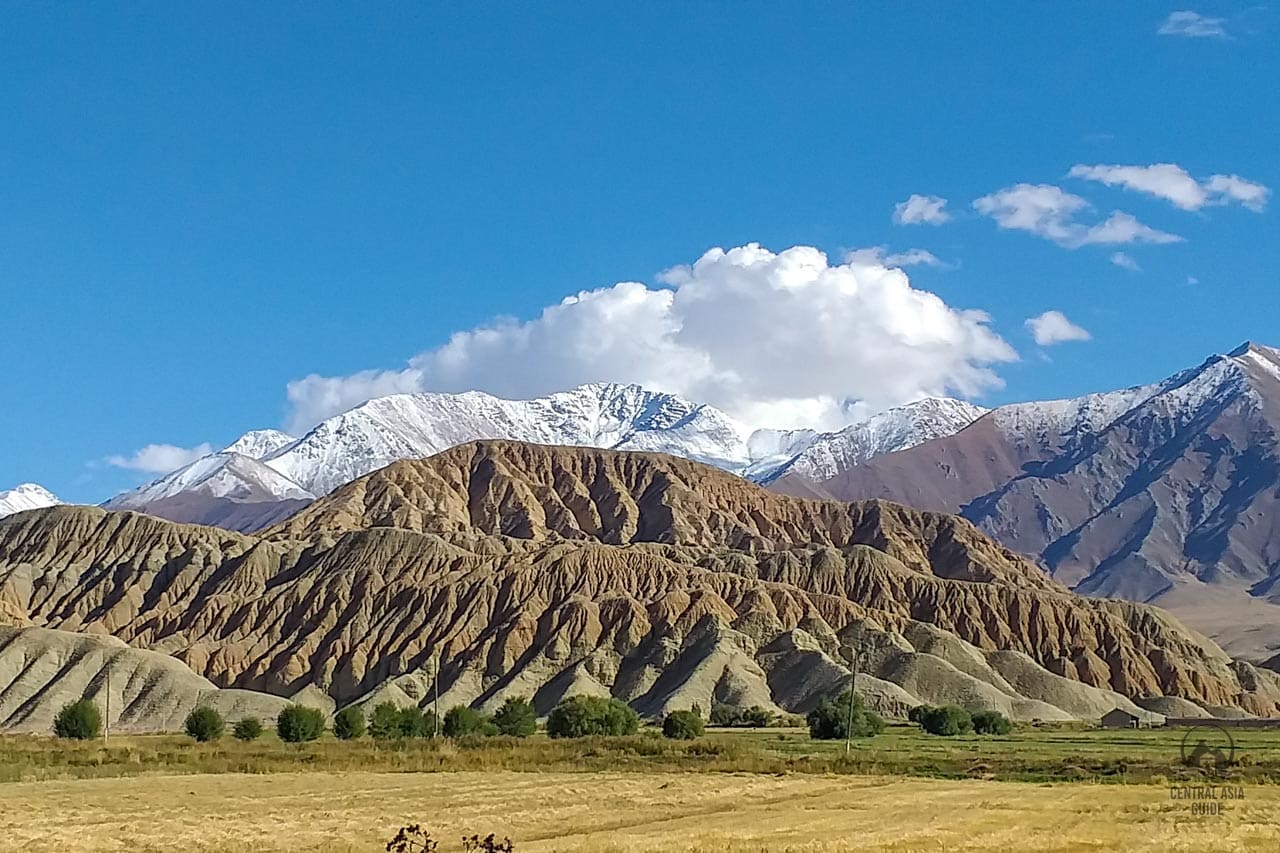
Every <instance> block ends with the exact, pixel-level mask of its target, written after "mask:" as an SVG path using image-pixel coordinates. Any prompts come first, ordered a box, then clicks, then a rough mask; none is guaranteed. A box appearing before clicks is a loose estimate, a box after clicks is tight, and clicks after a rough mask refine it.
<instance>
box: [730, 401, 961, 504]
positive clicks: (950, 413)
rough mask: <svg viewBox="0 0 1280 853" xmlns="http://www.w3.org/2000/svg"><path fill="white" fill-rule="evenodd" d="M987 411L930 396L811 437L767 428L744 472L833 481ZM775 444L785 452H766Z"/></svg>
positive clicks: (764, 477)
mask: <svg viewBox="0 0 1280 853" xmlns="http://www.w3.org/2000/svg"><path fill="white" fill-rule="evenodd" d="M986 412H987V410H986V409H984V408H982V407H980V406H975V405H973V404H972V403H966V402H964V401H963V400H953V399H951V398H948V397H928V398H926V399H924V400H919V401H917V402H914V403H908V404H907V405H905V406H898V407H897V408H893V409H888V410H886V411H884V412H881V413H880V414H878V415H874V416H872V417H871V418H869V419H867V420H865V421H862V422H861V423H856V424H853V425H851V426H848V427H845V428H844V429H842V430H839V431H838V432H828V433H819V434H813V433H810V434H809V435H808V436H806V435H805V431H795V432H777V431H773V430H768V431H763V430H762V431H759V432H758V434H756V435H753V436H752V438H751V446H752V449H753V450H755V451H757V452H759V453H761V458H758V459H755V460H753V462H752V464H751V466H749V467H748V468H747V470H746V472H745V475H746V476H747V477H748V478H750V479H752V480H755V481H757V482H760V483H770V482H772V481H774V480H776V479H778V478H779V477H781V476H782V475H783V474H796V475H799V476H801V477H804V478H806V479H809V480H813V481H821V480H829V479H831V478H832V477H836V476H838V475H839V474H841V473H843V472H844V471H847V470H848V469H850V468H852V467H853V466H855V465H859V464H861V463H863V462H865V461H867V460H868V459H871V458H872V457H875V456H881V455H883V454H886V453H896V452H898V451H900V450H906V449H908V448H911V447H915V446H916V445H917V444H923V443H924V442H926V441H931V440H933V439H935V438H945V437H946V436H949V435H954V434H955V433H957V432H959V431H960V430H962V429H964V428H965V427H967V426H968V425H969V424H971V423H973V422H974V421H976V420H977V419H978V418H980V417H982V416H983V415H984V414H986ZM774 448H777V449H778V450H780V451H782V452H774V453H772V454H770V453H768V452H767V451H769V450H771V449H774Z"/></svg>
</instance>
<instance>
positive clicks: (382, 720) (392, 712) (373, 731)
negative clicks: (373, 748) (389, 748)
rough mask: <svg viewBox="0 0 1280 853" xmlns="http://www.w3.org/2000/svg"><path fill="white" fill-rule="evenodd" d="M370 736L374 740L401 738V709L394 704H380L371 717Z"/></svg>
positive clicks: (375, 707)
mask: <svg viewBox="0 0 1280 853" xmlns="http://www.w3.org/2000/svg"><path fill="white" fill-rule="evenodd" d="M369 734H370V735H371V736H372V737H373V739H374V740H391V739H392V738H397V737H400V709H399V708H397V707H396V703H394V702H379V703H378V704H377V705H375V706H374V708H373V713H371V714H370V715H369Z"/></svg>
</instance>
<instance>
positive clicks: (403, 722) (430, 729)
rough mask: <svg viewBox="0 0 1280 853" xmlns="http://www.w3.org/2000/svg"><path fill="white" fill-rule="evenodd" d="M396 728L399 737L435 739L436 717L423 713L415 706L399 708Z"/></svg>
mask: <svg viewBox="0 0 1280 853" xmlns="http://www.w3.org/2000/svg"><path fill="white" fill-rule="evenodd" d="M397 713H398V714H399V720H398V722H397V726H398V728H399V729H400V737H435V734H436V715H435V714H433V713H432V712H431V711H425V710H423V709H422V708H419V707H418V706H417V705H410V706H408V707H407V708H401V709H400V710H399V711H398V712H397Z"/></svg>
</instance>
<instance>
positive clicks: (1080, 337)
mask: <svg viewBox="0 0 1280 853" xmlns="http://www.w3.org/2000/svg"><path fill="white" fill-rule="evenodd" d="M1026 326H1027V329H1028V330H1030V332H1031V336H1032V337H1034V338H1035V340H1036V343H1037V344H1038V345H1039V346H1042V347H1048V346H1053V345H1054V344H1060V343H1065V342H1066V341H1087V340H1089V339H1091V338H1092V337H1093V336H1092V335H1090V334H1089V333H1088V332H1087V331H1085V330H1084V329H1082V328H1080V327H1079V326H1077V325H1076V324H1075V323H1072V322H1071V321H1070V320H1068V319H1067V315H1066V314H1063V313H1062V312H1061V311H1046V312H1044V313H1043V314H1037V315H1036V316H1035V317H1028V318H1027V321H1026Z"/></svg>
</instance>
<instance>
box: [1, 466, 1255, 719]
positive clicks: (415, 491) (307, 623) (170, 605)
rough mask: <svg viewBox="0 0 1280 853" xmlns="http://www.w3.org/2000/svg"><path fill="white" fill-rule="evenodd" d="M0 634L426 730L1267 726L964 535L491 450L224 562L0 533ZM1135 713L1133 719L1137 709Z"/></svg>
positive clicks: (1250, 672) (1211, 676)
mask: <svg viewBox="0 0 1280 853" xmlns="http://www.w3.org/2000/svg"><path fill="white" fill-rule="evenodd" d="M0 621H6V622H9V623H11V624H15V625H39V626H44V627H49V628H56V629H60V630H65V631H74V632H81V633H102V632H106V633H110V634H113V635H114V636H116V637H118V638H120V639H122V640H124V641H126V642H128V643H129V644H131V645H132V646H135V647H137V648H144V649H151V650H154V651H159V652H164V653H168V654H172V655H174V656H175V657H177V658H178V659H179V660H180V661H182V662H184V663H185V664H186V665H188V666H190V667H191V669H192V670H194V671H195V672H197V673H199V674H201V675H203V676H204V677H205V678H208V679H209V680H210V681H211V682H213V683H214V684H216V685H218V686H219V687H222V688H233V687H234V688H242V689H251V690H260V691H265V692H270V693H273V694H277V695H293V694H295V693H297V692H298V691H300V690H307V689H313V690H318V691H323V693H324V694H327V695H328V696H329V697H332V698H333V699H334V700H336V701H338V702H346V701H352V700H363V701H372V700H374V699H380V698H391V699H393V700H394V701H397V702H423V701H425V700H426V697H427V687H428V685H429V684H430V681H431V677H432V673H433V672H434V667H435V663H434V661H435V660H436V659H437V657H438V658H439V659H440V660H441V666H440V673H441V675H440V682H441V691H442V699H441V701H442V702H444V703H445V704H453V703H455V702H470V703H475V704H477V705H481V706H491V705H493V704H495V703H497V702H500V701H501V699H502V698H503V697H505V696H507V695H511V694H517V693H518V694H523V695H529V696H533V697H534V699H535V701H536V703H537V704H538V705H539V707H540V708H542V709H543V710H546V709H547V708H549V707H550V706H551V705H552V704H554V702H555V701H557V700H558V699H559V698H561V697H563V696H565V695H568V694H570V693H576V692H598V693H608V694H611V695H615V696H619V697H622V698H624V699H626V700H627V701H630V702H632V703H633V704H634V705H635V706H636V707H637V708H639V709H640V710H641V711H643V712H644V713H659V712H661V711H663V710H666V709H670V708H678V707H689V705H691V704H693V703H695V702H696V703H698V704H700V705H702V706H703V707H709V705H710V704H711V703H712V702H713V701H730V702H740V703H745V704H763V705H768V706H774V707H779V708H783V709H786V710H791V711H803V710H805V709H807V708H808V707H810V706H811V705H812V704H813V703H814V702H816V701H817V699H818V698H819V697H820V696H821V695H823V694H824V693H826V692H828V691H831V690H834V689H838V688H839V686H840V685H841V684H843V683H846V682H847V680H848V678H849V670H850V667H849V662H850V659H851V657H854V656H856V659H857V661H858V671H859V673H860V676H859V679H858V685H859V690H860V691H861V692H864V693H865V694H866V695H867V697H868V699H869V701H872V702H873V703H875V704H876V705H877V706H878V707H880V708H881V709H882V710H885V711H886V712H888V713H897V714H901V713H903V712H905V710H906V709H907V708H908V707H910V706H911V705H913V704H916V703H919V702H922V701H935V702H936V701H944V700H945V701H960V702H963V703H965V704H968V705H970V706H971V707H994V708H999V709H1001V710H1004V711H1006V712H1007V713H1010V714H1013V715H1014V716H1016V717H1019V718H1022V719H1031V718H1041V719H1066V718H1073V717H1076V718H1092V717H1095V716H1097V715H1099V714H1100V713H1102V712H1104V711H1106V710H1109V709H1110V708H1111V707H1114V706H1116V705H1120V706H1123V707H1131V708H1132V707H1135V706H1134V705H1133V703H1132V702H1131V701H1130V700H1131V699H1132V698H1135V697H1144V696H1168V697H1182V698H1184V699H1188V700H1193V701H1195V702H1197V703H1199V704H1200V705H1202V706H1206V707H1215V706H1232V707H1236V708H1243V709H1246V710H1248V711H1250V712H1252V713H1274V712H1276V710H1277V704H1276V703H1277V700H1278V699H1280V678H1277V677H1276V676H1275V675H1274V674H1272V673H1268V672H1266V671H1259V670H1256V669H1254V668H1253V667H1251V666H1249V665H1248V664H1241V663H1238V662H1234V661H1231V660H1230V659H1229V658H1228V657H1227V656H1226V655H1225V654H1224V653H1223V652H1222V651H1221V650H1220V649H1219V648H1218V647H1217V646H1215V645H1214V644H1213V643H1212V642H1209V641H1208V640H1206V639H1204V638H1203V637H1200V636H1198V635H1196V634H1194V633H1192V632H1190V631H1188V630H1187V629H1185V628H1184V627H1183V626H1182V625H1181V624H1180V623H1178V622H1177V621H1176V620H1175V619H1173V618H1172V617H1170V616H1169V615H1168V614H1165V613H1163V612H1162V611H1159V610H1157V609H1154V608H1150V607H1145V606H1143V605H1137V604H1131V603H1127V602H1117V601H1103V600H1092V599H1082V598H1079V597H1077V596H1075V595H1072V594H1071V593H1069V592H1067V591H1066V590H1065V589H1063V588H1062V587H1061V586H1059V585H1058V584H1057V583H1055V582H1054V581H1052V580H1051V579H1049V578H1047V577H1046V576H1045V575H1044V573H1043V572H1041V571H1040V570H1039V569H1038V568H1037V567H1036V566H1035V565H1033V564H1031V563H1029V562H1028V561H1026V560H1024V559H1022V558H1020V557H1018V556H1017V555H1015V554H1014V553H1013V552H1011V551H1009V550H1008V549H1006V548H1004V547H1002V546H999V545H997V544H996V543H994V542H993V541H991V540H990V539H989V538H987V537H986V536H984V535H983V534H982V533H980V532H979V531H978V530H977V529H975V528H974V527H973V526H972V525H971V524H969V523H967V522H965V521H964V520H962V519H957V518H954V517H951V516H945V515H939V514H934V513H927V512H920V511H915V510H909V509H906V508H904V507H900V506H895V505H892V504H888V503H884V502H869V503H863V504H855V505H847V504H838V503H821V502H811V501H803V500H797V499H793V498H788V497H783V496H779V495H774V494H770V493H768V492H765V491H764V490H761V489H759V488H758V487H755V486H752V485H751V484H749V483H746V482H744V481H742V480H741V479H739V478H736V477H733V476H731V475H728V474H725V473H723V472H720V471H717V470H714V469H711V468H708V467H706V466H701V465H698V464H696V463H691V462H688V461H685V460H678V459H673V458H670V457H665V456H658V455H651V454H639V453H615V452H609V451H601V450H586V449H580V448H573V449H568V448H551V447H544V446H535V445H526V444H518V443H511V442H481V443H473V444H468V445H464V446H461V447H456V448H454V449H452V450H450V451H448V452H446V453H443V454H439V455H437V456H435V457H432V458H430V459H427V460H422V461H416V462H400V463H396V464H394V465H392V466H389V467H388V468H386V469H384V470H382V471H379V472H377V473H375V474H373V475H370V476H368V477H365V478H362V479H361V480H358V481H356V482H354V483H351V484H349V485H348V486H346V487H344V488H342V489H340V490H338V491H337V492H336V493H334V494H333V495H331V496H329V497H327V498H325V499H322V500H320V501H317V502H316V503H315V504H313V505H312V506H310V507H308V508H307V509H305V510H304V511H303V512H301V513H300V514H299V515H297V516H295V517H294V518H291V519H289V520H288V521H286V522H285V523H283V524H281V525H279V526H277V527H276V528H273V529H272V530H270V531H267V532H266V534H265V535H263V536H246V535H240V534H236V533H232V532H228V531H224V530H218V529H215V528H209V527H199V526H193V525H181V524H173V523H169V522H165V521H161V520H158V519H155V518H151V517H147V516H142V515H136V514H132V513H112V512H104V511H103V510H100V509H95V508H53V509H48V510H43V511H40V512H37V513H27V514H24V515H21V516H16V517H14V518H12V519H8V520H6V521H3V522H0ZM1144 702H1148V703H1149V700H1145V699H1144Z"/></svg>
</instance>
